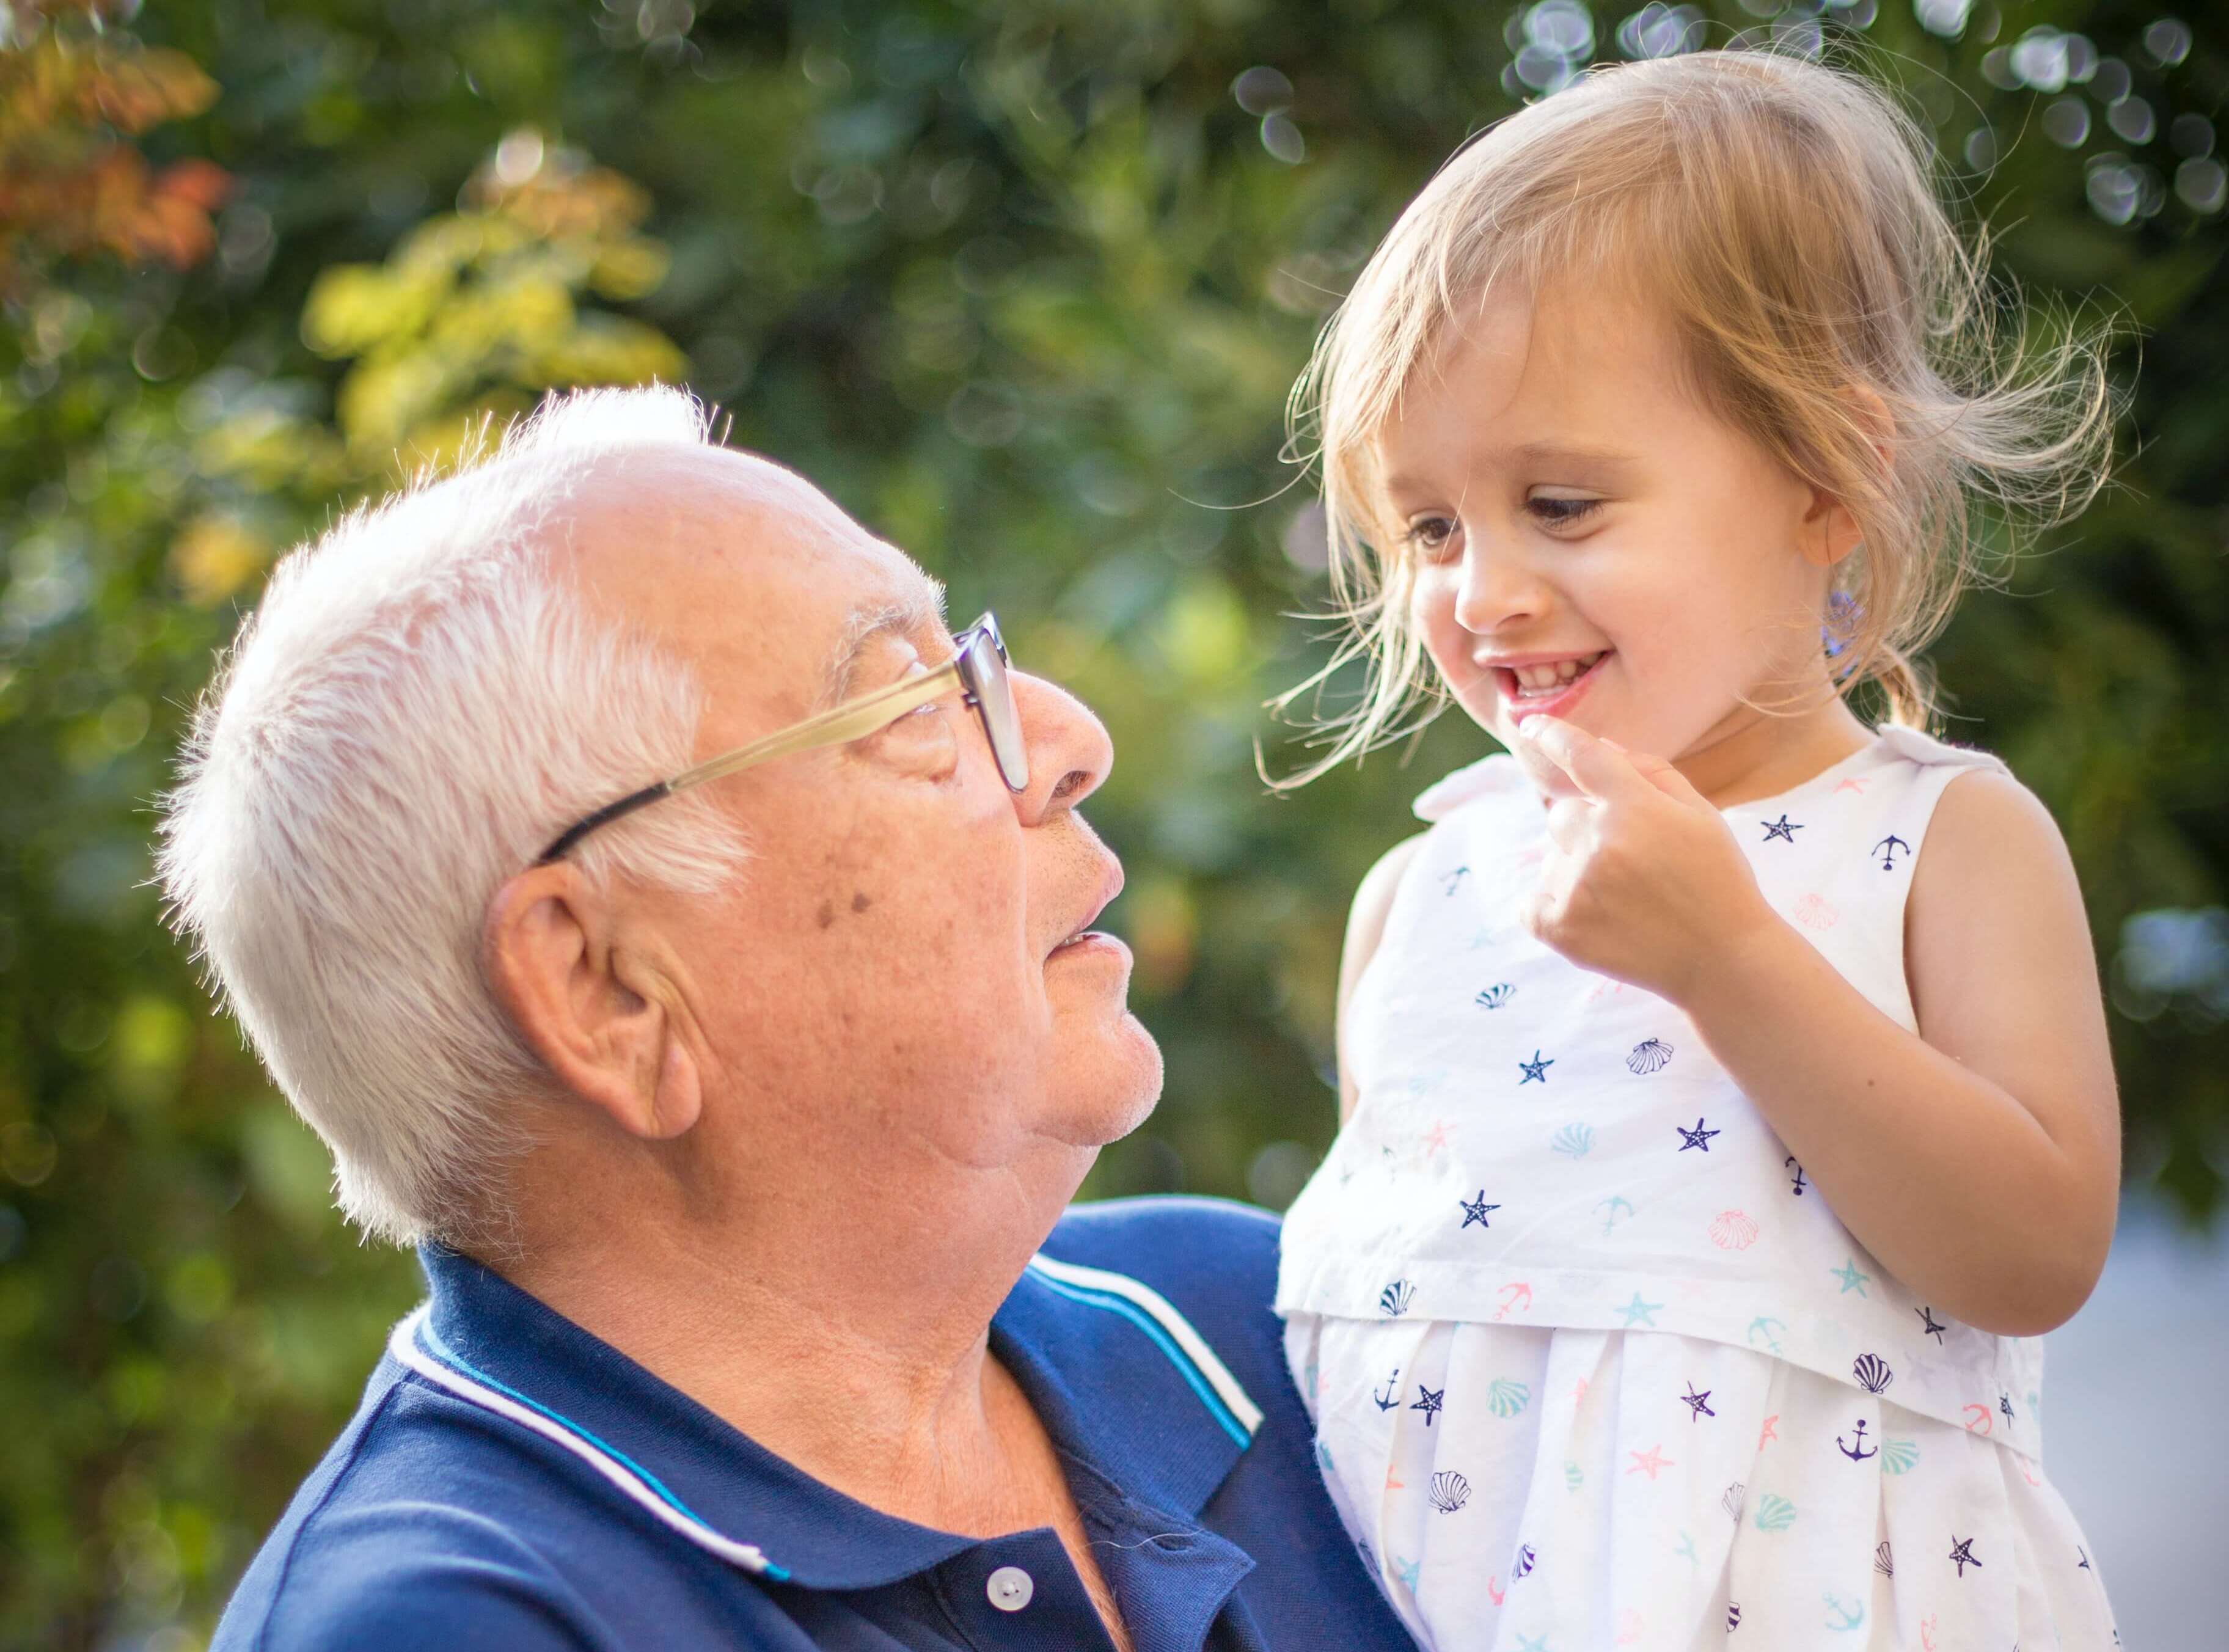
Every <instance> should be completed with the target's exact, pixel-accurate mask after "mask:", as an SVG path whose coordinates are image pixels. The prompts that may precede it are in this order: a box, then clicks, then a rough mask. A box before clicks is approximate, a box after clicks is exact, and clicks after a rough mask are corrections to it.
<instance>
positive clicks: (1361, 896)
mask: <svg viewBox="0 0 2229 1652" xmlns="http://www.w3.org/2000/svg"><path fill="white" fill-rule="evenodd" d="M1424 837H1425V834H1424V833H1423V832H1418V833H1417V834H1416V836H1415V837H1413V838H1404V839H1402V841H1400V842H1399V843H1397V844H1395V845H1393V846H1392V847H1391V849H1388V850H1387V851H1386V852H1384V854H1383V855H1381V856H1379V857H1378V864H1377V865H1375V866H1372V867H1371V869H1370V870H1369V871H1368V872H1366V873H1365V874H1364V876H1363V879H1362V886H1361V887H1360V888H1359V889H1358V890H1355V891H1354V908H1353V910H1352V911H1350V912H1349V913H1348V914H1347V917H1346V945H1345V946H1343V947H1342V948H1340V949H1339V1011H1338V1016H1337V1019H1336V1020H1335V1021H1334V1022H1333V1028H1332V1033H1333V1039H1334V1040H1335V1047H1336V1049H1337V1051H1338V1055H1339V1122H1340V1123H1341V1124H1344V1123H1346V1122H1347V1120H1348V1119H1349V1118H1350V1117H1352V1115H1353V1113H1354V1077H1353V1075H1352V1073H1351V1072H1349V1070H1347V1062H1346V1000H1348V999H1350V998H1352V996H1353V995H1354V983H1355V982H1357V981H1359V980H1361V979H1362V972H1363V970H1364V969H1365V967H1368V965H1369V962H1370V961H1371V958H1373V957H1375V956H1376V955H1377V953H1378V942H1380V941H1382V940H1384V938H1385V915H1386V914H1387V913H1388V912H1390V911H1391V910H1393V891H1394V890H1397V889H1398V888H1399V887H1400V886H1401V874H1402V873H1403V872H1404V871H1407V870H1408V866H1409V863H1410V861H1411V860H1413V859H1415V858H1416V850H1417V848H1418V846H1419V845H1422V844H1423V841H1424Z"/></svg>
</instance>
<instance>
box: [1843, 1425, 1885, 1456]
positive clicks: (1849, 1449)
mask: <svg viewBox="0 0 2229 1652" xmlns="http://www.w3.org/2000/svg"><path fill="white" fill-rule="evenodd" d="M1834 1444H1835V1446H1836V1448H1837V1449H1838V1450H1840V1452H1841V1454H1842V1455H1843V1456H1846V1457H1847V1458H1848V1459H1849V1460H1850V1461H1851V1462H1864V1461H1865V1460H1866V1458H1867V1457H1877V1456H1880V1449H1879V1447H1878V1446H1876V1447H1875V1448H1874V1449H1873V1450H1871V1451H1868V1450H1866V1419H1865V1418H1864V1417H1860V1418H1859V1419H1858V1443H1856V1444H1855V1445H1852V1444H1851V1443H1849V1442H1848V1441H1847V1440H1845V1439H1843V1437H1841V1436H1840V1435H1839V1434H1837V1435H1836V1436H1835V1437H1834Z"/></svg>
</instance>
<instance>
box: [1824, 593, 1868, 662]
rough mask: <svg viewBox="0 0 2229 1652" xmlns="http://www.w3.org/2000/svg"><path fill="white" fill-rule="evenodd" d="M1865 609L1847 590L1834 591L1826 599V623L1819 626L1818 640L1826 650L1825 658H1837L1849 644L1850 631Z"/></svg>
mask: <svg viewBox="0 0 2229 1652" xmlns="http://www.w3.org/2000/svg"><path fill="white" fill-rule="evenodd" d="M1865 614H1866V611H1865V609H1864V608H1862V607H1860V606H1859V605H1858V599H1857V598H1855V597H1853V596H1852V595H1850V594H1849V593H1848V592H1847V591H1836V592H1835V593H1834V595H1832V596H1830V597H1828V599H1827V623H1826V624H1824V625H1822V626H1821V627H1819V640H1820V642H1821V644H1822V645H1823V646H1825V648H1826V650H1827V658H1828V659H1840V658H1841V657H1842V652H1843V651H1844V650H1845V649H1847V647H1848V646H1850V633H1852V632H1853V630H1855V629H1856V627H1857V623H1858V621H1859V620H1862V619H1863V618H1865Z"/></svg>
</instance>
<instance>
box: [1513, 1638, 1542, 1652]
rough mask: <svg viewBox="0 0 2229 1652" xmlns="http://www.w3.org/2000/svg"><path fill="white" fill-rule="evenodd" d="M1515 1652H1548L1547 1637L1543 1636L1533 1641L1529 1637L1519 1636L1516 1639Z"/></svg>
mask: <svg viewBox="0 0 2229 1652" xmlns="http://www.w3.org/2000/svg"><path fill="white" fill-rule="evenodd" d="M1517 1652H1548V1637H1547V1636H1545V1635H1543V1636H1540V1637H1539V1638H1538V1640H1535V1639H1534V1638H1533V1637H1532V1636H1530V1635H1520V1636H1518V1637H1517Z"/></svg>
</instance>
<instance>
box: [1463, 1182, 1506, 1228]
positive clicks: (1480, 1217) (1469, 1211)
mask: <svg viewBox="0 0 2229 1652" xmlns="http://www.w3.org/2000/svg"><path fill="white" fill-rule="evenodd" d="M1455 1203H1456V1204H1458V1205H1461V1206H1462V1213H1463V1219H1462V1225H1464V1226H1465V1227H1468V1226H1469V1225H1471V1224H1472V1223H1473V1222H1475V1223H1477V1224H1478V1225H1480V1226H1481V1227H1482V1228H1491V1227H1492V1226H1493V1223H1491V1222H1489V1221H1487V1219H1486V1216H1487V1212H1488V1211H1498V1210H1500V1208H1501V1206H1500V1205H1489V1204H1487V1202H1486V1189H1485V1188H1483V1187H1481V1188H1480V1189H1479V1190H1478V1197H1477V1198H1476V1199H1457V1200H1456V1201H1455Z"/></svg>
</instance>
